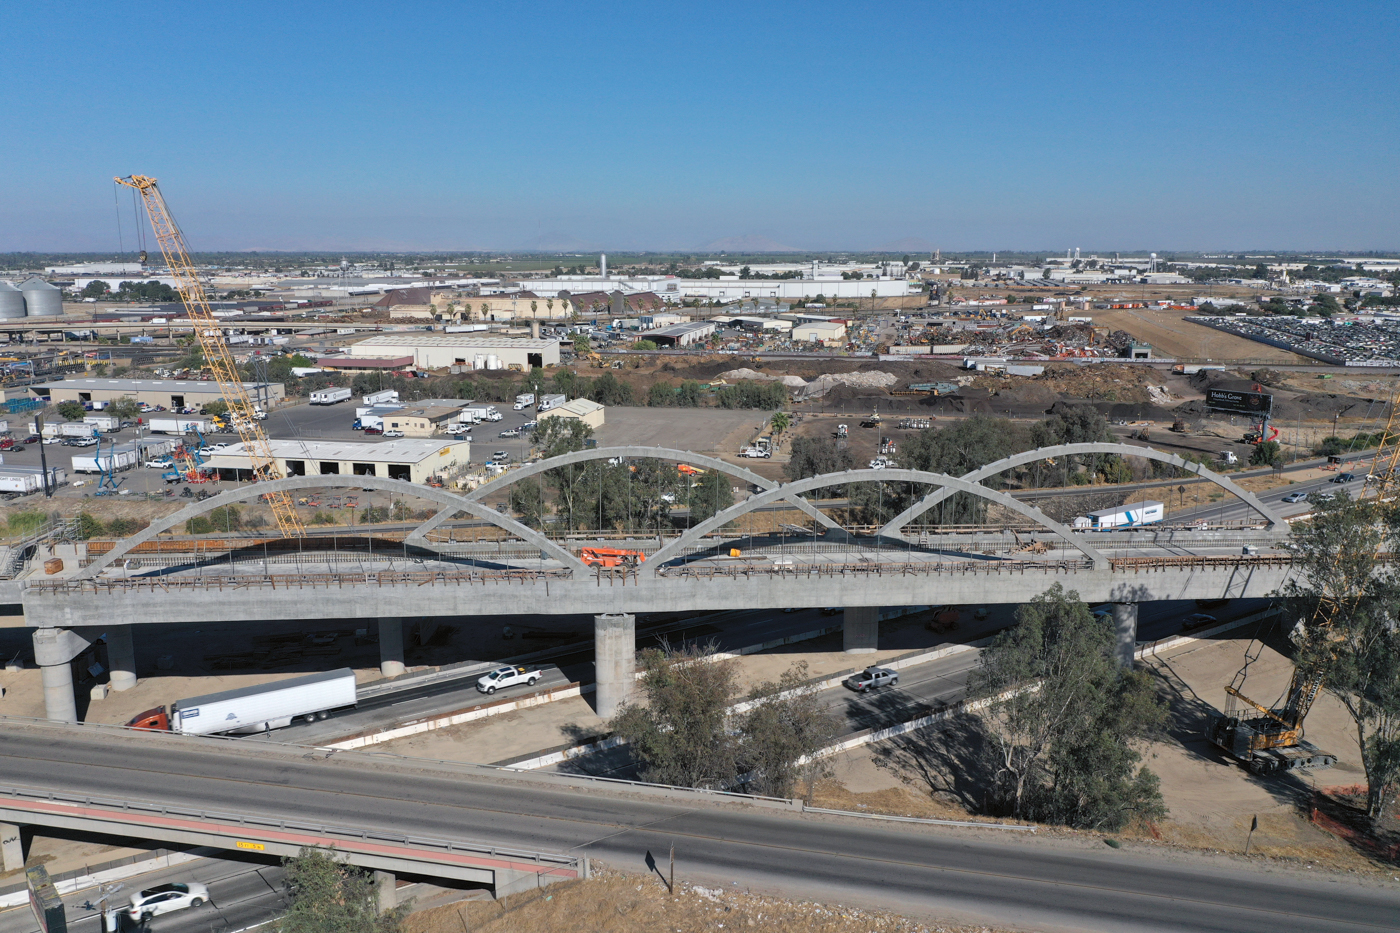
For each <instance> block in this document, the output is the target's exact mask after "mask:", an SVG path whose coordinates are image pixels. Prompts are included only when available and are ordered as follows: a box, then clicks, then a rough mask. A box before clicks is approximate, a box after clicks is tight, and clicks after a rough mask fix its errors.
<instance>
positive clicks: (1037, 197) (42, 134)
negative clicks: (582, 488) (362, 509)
mask: <svg viewBox="0 0 1400 933" xmlns="http://www.w3.org/2000/svg"><path fill="white" fill-rule="evenodd" d="M0 35H3V36H4V37H5V38H4V40H3V49H4V51H3V52H0V102H3V112H4V124H3V129H0V165H3V166H4V169H5V172H6V175H7V176H8V178H9V182H10V186H9V190H8V191H7V192H6V194H5V197H4V198H3V200H0V250H24V249H33V250H107V249H111V250H115V249H116V246H117V224H116V219H115V216H114V207H113V203H112V202H113V198H112V191H111V187H112V185H111V182H110V178H111V176H113V175H116V174H123V175H125V174H129V173H132V172H137V173H142V174H149V175H155V176H156V177H158V178H160V180H161V187H162V189H163V190H164V191H165V192H166V197H167V199H168V200H169V202H170V204H171V207H172V209H173V210H174V212H175V214H176V216H177V217H178V218H179V220H180V222H181V224H182V226H183V227H184V228H185V233H186V235H187V237H188V239H189V241H190V245H191V247H192V248H194V249H258V248H265V249H327V250H352V249H403V250H409V249H513V248H520V247H522V246H524V245H527V244H530V243H561V242H563V243H576V244H578V245H580V246H588V247H602V248H610V249H614V250H617V249H673V248H680V249H695V248H699V247H701V246H703V245H704V244H707V243H710V242H711V241H714V240H717V239H720V238H724V237H734V236H746V235H748V236H762V237H768V238H770V239H772V240H774V241H777V242H780V243H783V244H787V245H790V246H794V247H798V248H803V249H870V248H878V247H880V246H882V245H885V244H889V243H893V242H895V241H899V240H901V239H904V238H917V239H920V240H923V241H927V242H928V243H929V244H931V245H934V246H938V247H941V248H943V249H945V250H956V249H1007V250H1009V249H1052V250H1063V249H1065V248H1067V247H1073V246H1079V247H1082V248H1084V249H1085V250H1090V249H1099V250H1103V249H1121V250H1133V249H1156V250H1170V249H1206V250H1209V249H1251V248H1253V249H1264V248H1275V249H1342V250H1360V249H1391V250H1395V249H1400V220H1398V219H1397V218H1400V210H1397V208H1400V56H1397V52H1396V50H1397V48H1400V3H1396V2H1394V0H1389V2H1373V3H1363V2H1345V0H1343V2H1333V3H1326V4H1322V3H1294V2H1287V0H1279V2H1260V3H1246V2H1229V3H1221V2H1219V0H1214V2H1204V3H1185V2H1183V3H1174V2H1166V3H1163V2H1156V3H1134V2H1126V0H1120V2H1104V3H1079V4H1074V3H1065V2H1061V3H1047V2H1039V3H1031V2H1026V3H994V2H985V3H984V2H977V3H964V2H959V3H898V2H887V3H870V4H859V3H842V4H835V3H824V2H803V3H789V4H768V3H762V2H748V3H734V4H727V3H694V4H686V5H683V6H682V5H678V4H669V3H655V2H652V3H637V4H631V3H609V4H588V3H577V2H572V3H559V4H548V3H542V4H529V3H501V2H495V3H475V4H469V3H461V2H456V3H453V2H445V3H404V4H395V3H384V2H382V0H381V2H375V3H360V2H353V0H351V2H340V3H297V2H285V0H283V2H278V3H254V2H238V3H188V2H182V3H162V2H143V3H138V4H130V3H127V4H117V3H109V2H104V3H62V4H58V3H39V4H34V3H30V4H21V3H6V4H3V5H0ZM123 203H124V204H125V217H124V224H125V226H124V230H125V232H126V235H127V237H128V239H129V238H130V236H131V232H132V231H131V217H130V204H129V203H128V202H125V201H124V202H123Z"/></svg>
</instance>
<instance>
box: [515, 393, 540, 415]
mask: <svg viewBox="0 0 1400 933" xmlns="http://www.w3.org/2000/svg"><path fill="white" fill-rule="evenodd" d="M533 404H535V393H533V392H526V393H524V394H522V395H517V396H516V397H515V410H516V411H524V410H525V409H527V408H529V407H530V406H531V405H533Z"/></svg>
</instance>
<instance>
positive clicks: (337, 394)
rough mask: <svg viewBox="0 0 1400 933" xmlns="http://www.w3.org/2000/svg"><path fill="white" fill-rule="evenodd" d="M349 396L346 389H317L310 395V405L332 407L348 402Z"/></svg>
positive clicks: (348, 391) (349, 393)
mask: <svg viewBox="0 0 1400 933" xmlns="http://www.w3.org/2000/svg"><path fill="white" fill-rule="evenodd" d="M351 394H352V393H351V391H350V390H349V389H347V388H335V387H334V386H332V387H330V388H328V389H317V390H316V391H314V392H312V393H311V404H312V405H334V404H336V403H338V402H344V401H348V400H349V398H350V396H351Z"/></svg>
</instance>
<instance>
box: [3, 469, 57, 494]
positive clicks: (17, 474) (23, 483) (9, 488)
mask: <svg viewBox="0 0 1400 933" xmlns="http://www.w3.org/2000/svg"><path fill="white" fill-rule="evenodd" d="M67 479H68V474H67V473H65V472H63V470H62V469H61V468H59V467H49V488H50V489H57V488H58V487H59V486H62V485H63V484H64V482H66V481H67ZM43 488H44V471H43V470H42V469H40V468H39V467H16V466H7V467H5V468H4V469H0V492H17V493H21V494H23V493H31V492H39V491H40V490H42V489H43Z"/></svg>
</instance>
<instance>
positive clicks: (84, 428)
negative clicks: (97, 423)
mask: <svg viewBox="0 0 1400 933" xmlns="http://www.w3.org/2000/svg"><path fill="white" fill-rule="evenodd" d="M58 434H59V436H60V437H94V436H96V434H97V428H95V427H93V426H92V425H90V424H88V423H86V422H83V421H68V422H65V423H63V424H60V425H59V426H58Z"/></svg>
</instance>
